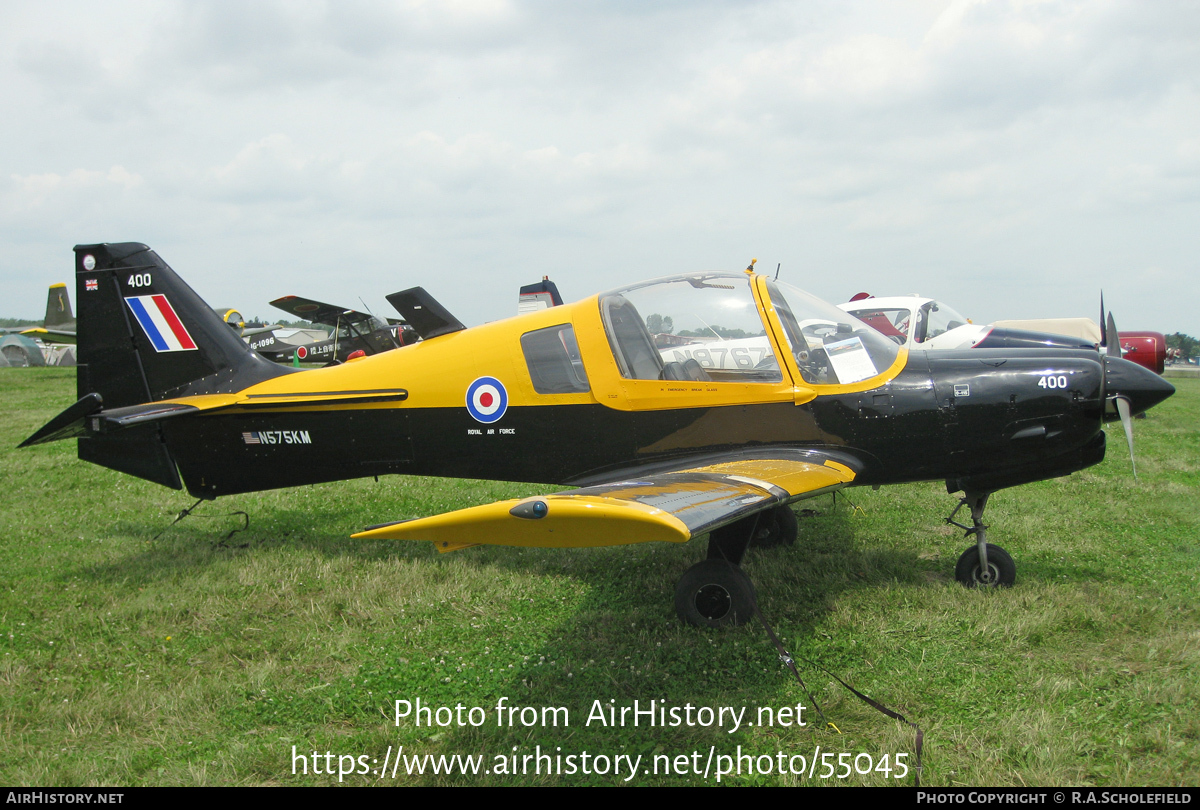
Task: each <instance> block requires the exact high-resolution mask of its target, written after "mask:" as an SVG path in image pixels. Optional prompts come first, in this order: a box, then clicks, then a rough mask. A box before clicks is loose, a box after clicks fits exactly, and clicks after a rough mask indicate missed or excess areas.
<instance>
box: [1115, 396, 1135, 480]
mask: <svg viewBox="0 0 1200 810" xmlns="http://www.w3.org/2000/svg"><path fill="white" fill-rule="evenodd" d="M1113 399H1114V401H1115V402H1116V404H1117V413H1119V414H1121V427H1123V428H1125V441H1126V442H1128V443H1129V464H1130V466H1131V467H1133V480H1134V481H1136V480H1137V462H1136V461H1135V460H1134V458H1133V417H1132V416H1131V414H1130V412H1129V400H1127V399H1125V397H1113Z"/></svg>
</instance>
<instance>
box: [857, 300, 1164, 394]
mask: <svg viewBox="0 0 1200 810" xmlns="http://www.w3.org/2000/svg"><path fill="white" fill-rule="evenodd" d="M838 306H839V307H840V308H842V309H844V310H845V311H846V312H849V313H850V314H851V315H854V316H855V317H857V318H858V319H860V320H862V321H864V322H865V323H867V324H869V325H870V326H873V327H874V328H875V329H877V330H878V331H879V332H881V333H882V334H884V335H887V336H888V337H891V338H892V339H893V340H896V341H897V342H903V343H905V344H906V345H907V346H908V347H909V348H910V349H915V348H922V349H972V348H1023V347H1029V348H1044V347H1048V346H1064V347H1072V346H1077V347H1079V348H1088V347H1091V346H1097V345H1104V344H1105V343H1106V342H1107V341H1106V339H1105V336H1104V329H1103V328H1102V327H1101V326H1099V325H1097V324H1096V322H1095V321H1093V320H1092V319H1091V318H1039V319H1033V320H1002V321H996V322H995V323H993V324H988V325H977V324H973V323H971V321H970V320H969V319H967V318H965V317H963V316H962V315H960V314H958V312H956V311H955V310H953V309H951V308H950V307H949V306H947V305H946V304H945V303H943V302H941V301H935V300H934V299H932V298H923V297H921V296H919V295H902V296H891V297H885V298H875V297H874V296H871V295H868V294H867V293H859V294H858V295H856V296H854V298H852V299H851V300H850V301H848V302H847V303H845V304H838ZM1103 318H1104V316H1103V314H1101V319H1103ZM1120 346H1121V354H1122V356H1123V357H1125V358H1126V359H1127V360H1132V361H1133V362H1135V363H1137V364H1138V365H1140V366H1144V367H1146V368H1148V369H1150V370H1151V371H1153V372H1154V373H1155V374H1162V373H1163V368H1164V366H1165V364H1166V358H1167V339H1166V337H1165V336H1163V335H1162V333H1160V332H1121V334H1120Z"/></svg>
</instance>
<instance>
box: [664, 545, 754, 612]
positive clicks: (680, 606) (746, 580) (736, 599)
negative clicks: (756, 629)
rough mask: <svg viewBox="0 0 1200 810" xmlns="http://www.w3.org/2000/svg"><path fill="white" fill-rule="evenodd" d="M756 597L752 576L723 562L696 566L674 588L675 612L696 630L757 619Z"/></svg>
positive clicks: (713, 561)
mask: <svg viewBox="0 0 1200 810" xmlns="http://www.w3.org/2000/svg"><path fill="white" fill-rule="evenodd" d="M755 604H756V597H755V594H754V585H753V583H751V582H750V577H748V576H746V574H745V572H743V571H742V569H740V568H738V567H737V566H736V565H734V564H733V563H730V562H727V561H725V560H720V559H712V560H703V561H701V562H698V563H696V564H695V565H693V566H692V567H691V568H689V569H688V570H687V571H685V572H684V574H683V576H682V577H680V578H679V583H678V584H677V585H676V586H675V612H676V613H678V614H679V618H680V620H682V621H683V622H684V623H685V624H690V625H694V626H696V627H737V626H739V625H743V624H745V623H746V622H748V621H750V619H752V618H753V617H754V606H755Z"/></svg>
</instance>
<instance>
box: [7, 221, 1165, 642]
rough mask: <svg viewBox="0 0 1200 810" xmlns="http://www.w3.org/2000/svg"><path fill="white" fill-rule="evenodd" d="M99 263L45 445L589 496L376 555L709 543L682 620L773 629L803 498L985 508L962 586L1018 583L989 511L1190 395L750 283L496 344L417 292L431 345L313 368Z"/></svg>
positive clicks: (146, 464) (723, 285)
mask: <svg viewBox="0 0 1200 810" xmlns="http://www.w3.org/2000/svg"><path fill="white" fill-rule="evenodd" d="M75 254H76V277H77V289H78V294H77V301H78V306H79V316H78V318H79V334H80V336H79V351H80V354H79V363H80V365H79V372H78V373H79V384H78V389H79V397H80V398H79V400H78V401H77V402H76V403H75V404H74V405H72V406H71V407H70V408H68V409H67V410H66V411H64V412H63V413H62V414H60V415H59V416H58V417H56V418H55V419H53V420H52V421H51V422H50V423H48V424H47V425H46V426H45V427H43V428H42V429H41V430H39V431H38V432H37V433H35V434H34V435H33V436H31V437H30V438H29V439H27V440H26V442H25V443H24V444H26V445H28V444H37V443H39V442H43V441H51V440H55V439H65V438H72V437H75V438H78V447H79V457H80V458H81V459H83V460H85V461H90V462H93V463H96V464H100V465H103V466H106V467H110V468H112V469H115V470H120V471H121V472H125V473H129V474H131V475H136V476H139V477H141V478H145V479H148V480H150V481H154V482H157V483H159V484H163V485H165V486H168V487H173V488H176V489H180V488H183V487H186V488H187V490H188V492H190V493H191V494H192V495H193V496H197V497H202V498H215V497H217V496H220V495H228V494H233V493H238V492H248V491H253V490H260V489H270V488H275V487H286V486H295V485H299V484H311V483H315V482H320V481H330V480H337V479H344V478H356V477H364V476H372V475H379V474H385V473H400V474H406V475H435V476H450V477H469V478H488V479H502V480H509V481H528V482H538V483H559V484H567V485H571V486H574V487H576V488H575V489H571V490H568V491H564V492H560V493H557V494H554V495H547V496H537V497H532V498H526V499H523V500H513V501H503V502H499V503H494V504H490V505H485V506H478V507H473V508H470V509H464V510H461V511H457V512H451V513H448V514H444V515H438V516H434V517H426V518H421V519H417V520H408V521H400V522H395V523H389V524H382V525H380V526H376V527H372V528H371V529H369V530H367V531H364V532H362V533H360V534H358V535H355V536H357V537H374V538H396V539H411V540H427V541H431V542H433V543H434V544H435V546H436V547H437V548H438V549H439V550H441V551H453V550H456V549H461V548H465V547H467V546H471V545H476V544H480V543H498V544H508V545H516V546H540V547H579V546H606V545H619V544H624V543H638V542H646V541H655V540H656V541H668V542H683V541H687V540H690V539H692V538H694V537H698V536H701V535H705V534H707V535H708V536H709V542H708V557H707V559H705V560H704V561H702V562H700V563H698V564H697V565H695V566H693V567H692V568H691V569H689V570H688V571H687V572H686V573H685V574H684V576H683V577H682V578H681V579H680V581H679V583H678V586H677V588H676V599H675V604H676V609H677V611H678V612H679V615H680V617H681V618H682V619H683V620H684V621H687V622H690V623H693V624H700V625H716V624H722V623H741V622H744V621H747V620H748V619H749V618H750V617H751V616H752V615H753V612H754V609H755V608H754V604H755V597H754V590H753V586H752V585H751V583H750V581H749V579H748V578H747V577H746V575H745V574H744V573H743V572H742V570H741V569H740V568H739V567H738V566H739V563H740V562H741V560H742V556H743V555H744V554H745V552H746V549H747V548H748V546H749V545H750V544H751V542H766V543H769V542H772V541H776V542H778V541H780V540H783V541H787V540H789V539H790V538H792V537H794V535H795V516H794V515H793V513H792V512H791V511H790V509H789V508H788V504H790V503H792V502H794V501H798V500H801V499H804V498H810V497H813V496H814V495H818V494H822V493H828V492H832V491H835V490H837V489H840V488H842V487H847V486H859V485H878V484H890V483H896V482H903V481H921V480H944V481H945V482H946V485H947V488H948V490H949V491H950V492H958V491H963V492H964V493H965V497H964V498H963V499H962V502H961V503H960V507H962V506H969V507H970V509H971V513H972V526H970V527H967V526H964V528H965V529H967V533H968V535H973V536H974V539H975V544H974V545H972V546H971V547H970V548H968V549H967V551H966V552H964V554H963V556H962V558H961V559H960V561H959V565H958V570H957V572H956V574H957V576H958V578H959V579H960V580H962V581H963V582H964V583H966V584H986V585H997V584H999V585H1006V584H1011V582H1012V581H1013V578H1014V566H1013V562H1012V559H1011V557H1009V555H1008V554H1007V553H1005V552H1004V551H1003V550H1002V549H1000V548H999V547H997V546H992V545H990V544H988V543H987V542H986V539H985V532H984V526H983V524H982V522H981V518H982V515H983V510H984V507H985V505H986V503H987V498H988V496H989V495H990V493H992V492H994V491H995V490H998V489H1002V488H1004V487H1010V486H1015V485H1018V484H1024V483H1027V482H1030V481H1036V480H1039V479H1044V478H1050V477H1054V476H1061V475H1066V474H1068V473H1070V472H1072V471H1075V470H1079V469H1083V468H1084V467H1087V466H1089V465H1092V464H1095V463H1097V462H1099V461H1100V460H1101V459H1102V458H1103V456H1104V446H1105V437H1104V433H1103V431H1102V430H1101V424H1102V422H1103V421H1105V420H1109V419H1115V418H1118V412H1123V413H1121V415H1122V416H1123V417H1124V418H1126V419H1127V418H1128V415H1129V414H1130V413H1137V412H1141V411H1143V410H1145V409H1147V408H1149V407H1151V406H1153V405H1154V404H1156V403H1158V402H1160V401H1161V400H1163V399H1164V398H1166V397H1167V396H1169V395H1170V394H1171V393H1173V391H1174V389H1173V388H1172V387H1171V385H1170V384H1168V383H1166V382H1164V381H1163V380H1162V379H1161V378H1160V377H1158V376H1157V375H1155V374H1152V373H1150V372H1149V371H1146V370H1145V369H1143V368H1142V367H1140V366H1137V365H1135V364H1133V363H1129V362H1127V361H1125V360H1122V359H1120V357H1116V356H1106V355H1104V354H1101V353H1099V352H1097V351H1095V350H1076V349H1047V350H1039V349H1026V350H1011V349H1010V350H981V349H972V350H969V351H957V352H912V353H910V352H908V351H906V350H905V349H903V348H901V347H899V346H897V345H895V344H894V343H893V342H892V341H889V340H887V339H886V338H884V337H883V336H882V335H880V334H879V333H877V332H876V331H875V330H873V329H871V328H870V327H868V326H866V325H865V324H863V323H862V322H861V321H858V320H856V319H855V318H853V317H851V316H849V315H847V314H846V313H844V312H842V311H841V310H839V309H837V308H836V307H834V306H831V305H829V304H826V303H824V302H822V301H820V300H818V299H816V298H814V297H812V296H810V295H808V294H807V293H804V292H802V291H800V290H798V289H795V288H793V287H790V286H788V285H786V284H781V283H776V282H773V281H771V280H770V279H768V278H766V277H765V276H761V275H757V274H754V273H753V272H751V271H750V270H749V269H747V271H746V272H742V273H693V274H690V275H683V276H676V277H672V278H664V279H659V280H657V281H651V282H647V283H645V284H640V285H635V286H632V287H627V288H624V289H621V290H615V291H612V292H608V293H602V294H600V295H594V296H592V297H590V298H586V299H584V300H582V301H579V302H576V303H573V304H568V305H565V306H560V307H554V308H550V309H544V310H541V311H538V312H533V313H530V314H526V315H522V316H519V317H516V318H511V319H509V320H504V321H498V322H495V323H489V324H486V325H484V326H478V327H475V328H472V329H465V328H464V327H463V326H462V324H461V323H459V322H458V321H457V320H455V319H454V317H453V316H452V315H450V314H449V312H447V311H446V310H445V309H444V308H443V307H442V306H441V305H439V304H438V302H437V301H435V300H434V299H433V298H432V297H431V296H430V295H429V294H428V293H426V292H425V291H424V290H423V289H422V288H420V287H415V288H412V289H410V290H406V291H404V292H402V293H396V294H394V295H392V296H389V300H390V301H391V302H392V304H393V305H394V306H396V307H397V309H398V310H399V311H400V312H401V314H402V315H404V316H405V319H406V320H407V321H408V322H409V323H410V324H411V325H412V326H413V327H414V328H415V329H416V331H417V332H418V333H420V334H421V336H422V337H423V338H424V340H422V341H421V342H420V343H417V344H415V345H412V346H405V347H403V348H400V349H396V350H394V351H390V352H386V353H383V354H379V355H375V356H371V357H364V358H360V359H357V360H352V361H350V362H348V363H345V364H344V365H340V366H334V367H329V368H321V369H313V370H304V371H301V370H296V369H290V368H285V367H281V366H279V365H277V364H275V363H271V362H269V361H267V360H265V359H263V358H261V357H259V356H258V355H256V354H255V353H254V352H253V351H252V350H251V349H250V348H249V347H248V346H247V345H246V344H245V343H244V342H243V341H242V340H240V339H239V338H238V337H237V336H236V335H235V334H233V332H232V330H230V329H229V328H228V327H227V326H226V325H225V324H224V323H222V322H221V320H220V318H218V317H217V316H216V315H215V314H214V313H213V311H212V310H211V309H209V307H208V306H206V305H205V304H204V302H203V301H202V300H201V299H200V297H199V296H198V295H196V293H194V292H193V291H192V289H191V288H190V287H188V286H187V285H186V284H185V283H184V282H183V281H182V280H181V279H180V278H179V277H178V276H177V275H176V274H175V273H174V272H173V271H172V270H171V268H169V267H168V266H167V265H166V263H165V262H163V261H162V259H160V258H159V257H158V255H157V254H155V253H154V252H153V251H151V250H150V249H149V248H147V247H146V246H145V245H140V244H131V243H127V244H102V245H83V246H79V247H76V248H75ZM231 460H236V463H230V462H231ZM956 511H957V510H956ZM381 517H386V516H381ZM952 517H953V516H952Z"/></svg>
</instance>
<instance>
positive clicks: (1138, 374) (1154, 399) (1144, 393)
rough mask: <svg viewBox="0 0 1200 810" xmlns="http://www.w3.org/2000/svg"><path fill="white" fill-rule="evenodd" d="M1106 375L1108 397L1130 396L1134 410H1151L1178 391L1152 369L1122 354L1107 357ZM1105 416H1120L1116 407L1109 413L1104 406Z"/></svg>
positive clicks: (1132, 411) (1133, 411) (1131, 406)
mask: <svg viewBox="0 0 1200 810" xmlns="http://www.w3.org/2000/svg"><path fill="white" fill-rule="evenodd" d="M1104 375H1105V388H1106V394H1107V396H1108V398H1109V399H1111V398H1112V397H1115V396H1119V397H1123V398H1125V399H1127V400H1128V401H1129V406H1130V412H1131V413H1135V414H1137V413H1141V412H1142V411H1146V410H1149V409H1150V408H1153V407H1154V406H1155V405H1157V404H1158V403H1160V402H1162V401H1163V400H1164V399H1166V398H1167V397H1169V396H1171V394H1174V393H1175V386H1173V385H1171V384H1170V383H1169V382H1167V381H1166V380H1164V379H1163V378H1162V377H1160V376H1158V375H1157V374H1155V373H1154V372H1153V371H1151V370H1150V369H1148V368H1146V367H1145V366H1139V365H1138V364H1137V363H1134V362H1131V361H1129V360H1125V359H1123V358H1120V357H1105V358H1104ZM1104 418H1105V421H1109V419H1110V418H1111V419H1116V418H1118V417H1117V414H1116V410H1115V409H1113V411H1112V413H1109V411H1108V409H1105V416H1104Z"/></svg>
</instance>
